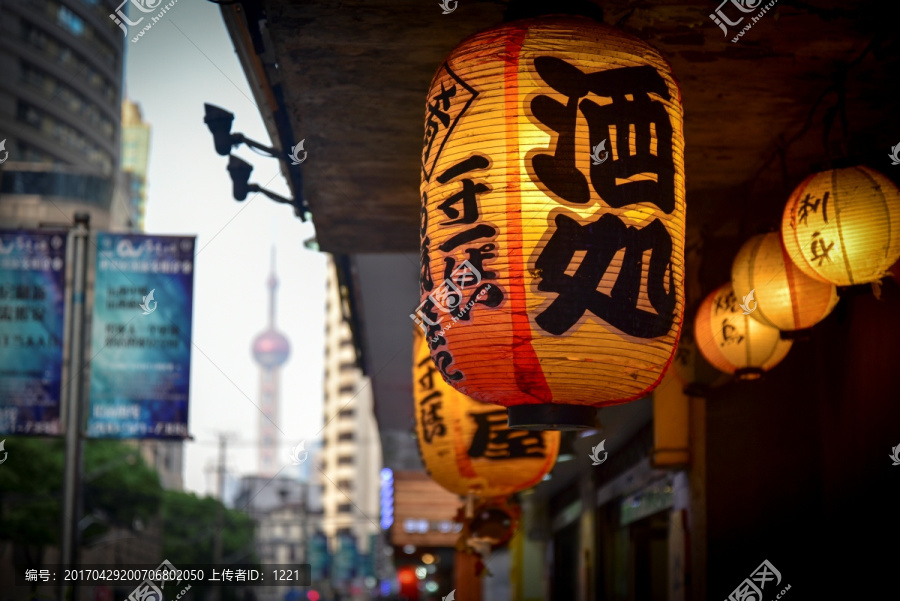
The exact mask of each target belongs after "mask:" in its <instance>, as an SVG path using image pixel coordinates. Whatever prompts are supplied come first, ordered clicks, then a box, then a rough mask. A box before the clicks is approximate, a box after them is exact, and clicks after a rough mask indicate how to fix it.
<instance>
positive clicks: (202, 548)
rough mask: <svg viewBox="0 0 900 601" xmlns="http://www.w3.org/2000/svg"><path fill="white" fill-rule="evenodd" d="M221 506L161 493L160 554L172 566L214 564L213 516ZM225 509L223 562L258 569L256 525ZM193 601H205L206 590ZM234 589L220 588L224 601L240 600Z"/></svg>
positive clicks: (212, 500)
mask: <svg viewBox="0 0 900 601" xmlns="http://www.w3.org/2000/svg"><path fill="white" fill-rule="evenodd" d="M220 506H221V503H220V502H219V501H218V499H215V498H213V497H198V496H197V495H195V494H193V493H186V492H179V491H175V490H167V491H165V492H164V493H163V503H162V516H163V533H164V534H163V554H164V556H165V557H166V559H168V560H169V561H171V562H172V563H173V564H174V565H175V566H180V565H187V564H206V565H211V564H212V563H213V544H214V540H215V535H216V531H217V528H216V515H217V512H218V510H219V507H220ZM223 509H224V525H223V527H222V530H221V533H222V563H223V567H226V566H227V567H229V568H232V569H233V568H256V569H260V565H259V560H258V558H257V556H256V552H255V550H254V535H255V527H256V526H255V524H254V522H253V519H252V518H251V517H250V516H249V515H247V514H246V513H242V512H240V511H235V510H233V509H227V508H223ZM194 592H195V598H197V599H204V598H206V593H207V592H209V591H207V590H202V589H201V590H197V591H194ZM240 593H242V591H239V590H238V589H235V588H223V589H222V599H223V601H238V600H239V599H241V596H240Z"/></svg>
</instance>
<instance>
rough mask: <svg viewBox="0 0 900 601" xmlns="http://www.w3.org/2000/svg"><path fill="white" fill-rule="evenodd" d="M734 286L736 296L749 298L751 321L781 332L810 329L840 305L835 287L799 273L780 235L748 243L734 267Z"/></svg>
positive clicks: (755, 238) (732, 276)
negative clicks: (753, 320)
mask: <svg viewBox="0 0 900 601" xmlns="http://www.w3.org/2000/svg"><path fill="white" fill-rule="evenodd" d="M731 284H732V286H733V287H734V293H735V296H737V297H738V298H740V299H742V300H743V299H744V298H745V297H747V303H746V305H745V306H746V307H747V309H748V310H749V311H750V317H752V318H753V319H755V320H757V321H759V322H761V323H764V324H766V325H767V326H772V327H773V328H778V329H779V330H802V329H805V328H811V327H812V326H814V325H816V324H817V323H819V322H820V321H822V320H823V319H825V317H826V316H827V315H828V314H829V313H831V310H832V309H834V306H835V305H836V304H837V301H838V296H837V288H836V287H835V286H834V284H830V283H828V282H823V281H821V280H817V279H815V278H811V277H809V276H808V275H806V274H805V273H803V272H802V271H800V269H799V268H798V267H797V266H796V265H795V264H794V262H793V261H792V260H791V258H790V257H789V256H788V255H787V250H785V248H784V245H783V244H782V243H781V235H780V234H777V233H776V234H759V235H758V236H753V237H752V238H750V239H749V240H747V242H746V243H745V244H744V245H743V246H742V247H741V250H739V251H738V254H737V256H736V257H735V258H734V263H732V265H731ZM751 296H752V298H750V297H751Z"/></svg>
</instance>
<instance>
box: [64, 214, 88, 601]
mask: <svg viewBox="0 0 900 601" xmlns="http://www.w3.org/2000/svg"><path fill="white" fill-rule="evenodd" d="M90 226H91V216H90V214H88V213H76V214H75V228H74V230H73V231H72V232H71V234H72V237H73V239H74V244H73V252H72V259H73V260H72V312H71V321H70V323H69V371H68V373H69V387H68V390H67V393H68V394H67V395H66V406H67V407H66V456H65V468H64V470H65V471H64V472H63V507H62V544H61V546H60V564H62V568H63V569H65V568H67V567H73V566H75V556H76V550H77V546H78V522H79V508H80V505H81V503H80V502H79V501H80V497H81V477H82V471H83V470H84V464H83V457H82V453H81V451H82V446H83V440H82V428H83V422H84V410H83V406H82V405H83V399H82V397H83V388H84V385H83V378H82V365H81V364H82V362H83V356H84V304H85V303H84V296H85V291H86V289H87V255H88V253H87V247H88V236H90ZM65 594H66V588H65V586H64V585H63V584H62V583H61V584H60V586H59V599H60V601H65ZM73 598H74V595H73Z"/></svg>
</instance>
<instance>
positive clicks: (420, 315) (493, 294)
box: [413, 17, 685, 429]
mask: <svg viewBox="0 0 900 601" xmlns="http://www.w3.org/2000/svg"><path fill="white" fill-rule="evenodd" d="M683 150H684V142H683V136H682V109H681V95H680V92H679V90H678V87H677V85H676V84H675V81H674V80H673V78H672V73H671V70H670V67H669V65H668V64H667V63H666V62H665V60H664V59H663V58H662V56H661V55H660V54H659V52H657V51H656V50H654V49H653V48H651V47H650V46H648V45H647V44H645V43H644V42H642V41H640V40H638V39H637V38H634V37H632V36H630V35H627V34H625V33H622V32H620V31H617V30H616V29H613V28H611V27H607V26H604V25H601V24H599V23H597V22H595V21H592V20H590V19H582V18H562V17H559V18H556V17H555V18H542V19H527V20H522V21H515V22H512V23H508V24H504V25H502V26H500V27H497V28H495V29H491V30H488V31H485V32H482V33H479V34H476V35H475V36H473V37H471V38H469V39H467V40H466V41H464V42H462V43H461V44H460V45H459V46H457V48H456V49H455V50H454V51H453V52H452V53H451V54H450V56H449V57H448V58H447V60H446V61H445V62H444V64H443V65H441V67H440V69H438V72H437V74H436V75H435V77H434V79H433V80H432V82H431V87H430V89H429V92H428V98H427V107H426V111H425V138H424V147H423V152H422V185H421V193H422V222H421V240H422V257H421V259H422V264H421V289H420V291H421V298H420V301H421V304H420V306H419V308H418V309H417V310H416V315H414V316H413V319H414V320H415V321H416V322H417V323H419V324H420V325H421V327H422V328H423V329H425V330H426V332H427V337H428V341H429V345H430V348H431V354H432V357H433V358H434V361H435V364H436V365H437V366H438V368H439V369H440V370H441V372H442V374H443V375H444V376H445V378H446V379H447V380H448V381H449V382H451V383H452V385H453V386H454V387H456V388H457V389H458V390H459V391H460V392H463V393H464V394H466V395H468V396H470V397H472V398H475V399H478V400H480V401H486V402H492V403H497V404H500V405H504V406H507V407H509V423H510V426H512V427H522V428H557V429H568V428H581V427H591V426H592V425H593V422H594V420H595V418H596V409H595V408H596V407H599V406H603V405H612V404H616V403H624V402H627V401H630V400H634V399H637V398H641V397H643V396H645V395H646V394H647V393H648V392H650V391H651V390H652V389H653V388H654V387H655V386H656V385H657V384H658V383H659V381H660V380H661V378H662V375H663V373H664V372H665V370H666V367H667V365H668V364H669V362H670V361H671V358H672V354H673V351H674V349H675V344H676V342H677V340H678V336H679V332H680V330H681V322H682V313H683V306H684V294H683V262H684V215H685V204H684V163H683Z"/></svg>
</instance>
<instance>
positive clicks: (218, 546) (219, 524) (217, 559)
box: [213, 434, 228, 601]
mask: <svg viewBox="0 0 900 601" xmlns="http://www.w3.org/2000/svg"><path fill="white" fill-rule="evenodd" d="M227 444H228V443H227V438H226V436H225V434H219V470H218V471H219V483H218V489H219V491H218V492H219V506H218V507H217V508H216V536H215V539H214V542H213V565H214V567H216V568H220V569H221V565H222V529H223V528H224V518H225V510H224V505H225V494H224V493H225V450H226V445H227ZM213 599H215V600H216V601H221V599H222V587H221V585H218V586H216V588H215V595H214V596H213Z"/></svg>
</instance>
